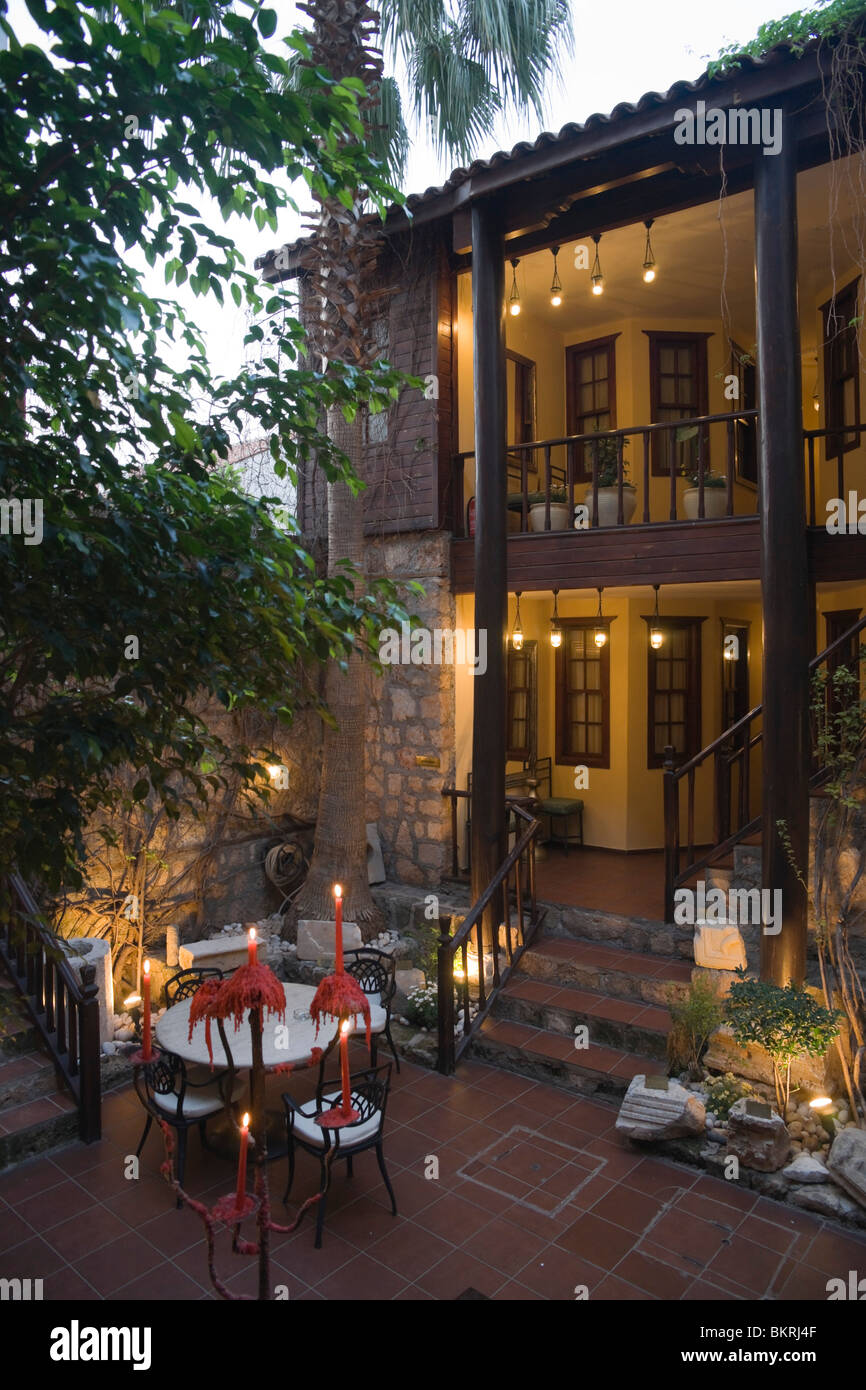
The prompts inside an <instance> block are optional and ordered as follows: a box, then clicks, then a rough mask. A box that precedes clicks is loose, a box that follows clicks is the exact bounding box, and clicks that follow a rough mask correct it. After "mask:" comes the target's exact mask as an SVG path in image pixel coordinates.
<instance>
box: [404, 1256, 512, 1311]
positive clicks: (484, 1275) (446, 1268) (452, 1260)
mask: <svg viewBox="0 0 866 1390" xmlns="http://www.w3.org/2000/svg"><path fill="white" fill-rule="evenodd" d="M416 1282H417V1283H418V1284H420V1285H421V1288H422V1289H425V1290H426V1291H427V1293H430V1294H432V1295H433V1297H434V1298H437V1299H441V1300H445V1301H449V1300H452V1299H455V1298H457V1297H458V1295H459V1294H461V1293H463V1291H464V1289H470V1288H471V1289H477V1290H478V1292H479V1293H483V1294H486V1295H487V1297H488V1298H492V1297H493V1296H494V1294H495V1293H496V1291H497V1289H500V1288H501V1287H502V1285H503V1284H504V1283H505V1282H506V1281H505V1278H504V1276H503V1274H502V1271H501V1270H498V1269H494V1268H493V1266H492V1265H489V1264H486V1263H484V1262H482V1261H481V1260H477V1259H475V1258H474V1257H473V1256H472V1255H470V1254H468V1252H467V1251H466V1250H454V1251H452V1253H451V1254H450V1255H446V1256H445V1258H444V1259H443V1260H440V1261H439V1263H438V1264H436V1265H434V1266H433V1268H432V1269H430V1270H428V1271H427V1273H426V1274H424V1275H423V1276H422V1277H421V1278H420V1279H418V1280H417V1281H416Z"/></svg>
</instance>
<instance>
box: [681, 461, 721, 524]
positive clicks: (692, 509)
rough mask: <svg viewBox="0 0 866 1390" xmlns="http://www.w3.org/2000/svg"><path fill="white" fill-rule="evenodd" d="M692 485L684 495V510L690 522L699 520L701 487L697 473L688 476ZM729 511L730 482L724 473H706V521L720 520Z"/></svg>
mask: <svg viewBox="0 0 866 1390" xmlns="http://www.w3.org/2000/svg"><path fill="white" fill-rule="evenodd" d="M686 476H687V477H688V479H689V482H690V483H691V487H687V488H686V490H685V492H684V493H683V508H684V510H685V514H686V516H687V517H688V519H689V521H697V520H698V500H699V498H700V487H699V480H698V475H697V473H688V474H687V475H686ZM727 509H728V480H727V478H726V477H725V475H724V474H723V473H713V472H712V470H709V469H708V470H707V472H706V473H704V520H710V519H712V520H713V521H716V520H718V518H719V517H721V516H724V515H725V514H726V512H727Z"/></svg>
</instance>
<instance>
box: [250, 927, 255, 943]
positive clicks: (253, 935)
mask: <svg viewBox="0 0 866 1390" xmlns="http://www.w3.org/2000/svg"><path fill="white" fill-rule="evenodd" d="M255 939H256V929H255V927H250V941H255Z"/></svg>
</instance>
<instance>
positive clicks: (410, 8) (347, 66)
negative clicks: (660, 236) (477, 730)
mask: <svg viewBox="0 0 866 1390" xmlns="http://www.w3.org/2000/svg"><path fill="white" fill-rule="evenodd" d="M301 9H302V10H304V12H305V13H306V14H308V15H309V16H310V18H311V20H312V29H311V31H310V34H309V42H310V56H309V58H308V57H306V56H305V55H301V56H299V57H297V58H296V59H295V60H294V63H293V66H292V68H291V70H290V72H289V74H287V77H286V79H285V80H286V83H287V84H288V85H289V87H290V88H291V87H292V86H295V87H296V88H297V90H299V91H301V92H303V91H304V90H305V88H306V84H307V83H309V82H310V81H311V80H314V79H315V78H316V77H317V76H319V75H321V74H322V73H333V74H337V75H339V76H340V77H342V78H343V79H344V80H348V81H351V82H352V83H353V84H355V85H357V86H361V87H363V89H364V91H365V97H364V99H363V100H362V102H361V111H362V116H363V119H364V121H365V123H366V126H367V130H368V135H369V141H370V145H371V148H374V149H376V150H377V151H378V152H379V153H380V155H381V156H382V157H383V158H387V159H388V160H389V162H390V165H391V168H392V170H393V172H394V175H395V177H399V175H400V174H401V172H402V169H403V165H404V163H405V157H406V153H407V150H408V135H407V132H406V129H405V125H404V123H403V118H402V111H401V109H400V103H399V92H398V89H397V86H396V83H395V82H394V80H393V78H392V77H387V76H385V74H384V66H383V62H382V58H381V54H380V53H379V50H378V49H376V48H374V47H373V40H374V38H375V35H376V30H377V28H380V29H381V31H382V34H383V36H384V38H385V41H386V45H387V46H388V48H389V50H390V52H391V55H392V56H394V55H395V54H396V53H397V52H399V53H400V54H402V56H403V58H404V59H405V61H406V63H407V67H408V72H409V77H410V86H411V89H412V93H413V101H414V104H415V109H416V114H417V115H419V116H420V117H421V118H422V119H426V121H427V123H428V125H429V127H430V129H431V131H432V134H433V137H434V139H435V140H436V142H437V143H438V144H439V146H440V148H443V149H447V150H448V151H449V152H450V153H452V154H453V155H455V156H457V157H458V158H465V157H468V155H469V153H470V151H471V149H472V147H473V145H474V144H475V143H476V142H477V140H478V139H479V138H480V137H481V136H482V135H486V134H489V133H490V131H491V130H492V127H493V123H494V120H495V117H496V115H497V114H498V113H499V112H500V111H502V110H503V109H504V108H505V107H506V106H510V107H512V108H515V109H517V110H518V111H520V112H525V111H527V110H533V111H535V112H536V113H537V112H538V111H539V110H540V107H541V99H542V94H543V90H544V86H545V82H546V81H547V79H548V77H549V76H550V74H551V73H552V72H554V71H555V70H556V66H557V55H558V52H559V51H560V49H561V48H562V47H563V45H564V44H566V45H567V43H568V42H569V40H570V34H571V19H570V7H569V5H568V3H567V0H459V3H458V4H457V5H456V6H452V5H448V4H446V3H445V0H382V3H381V4H379V5H375V4H374V5H368V4H367V3H366V0H308V3H306V4H302V5H301ZM367 191H368V190H367V189H366V188H365V186H364V185H363V183H361V182H359V183H358V185H357V186H356V188H355V191H354V197H353V198H351V199H349V200H345V199H341V198H338V197H335V196H333V194H323V192H322V190H321V188H320V187H317V188H314V189H313V192H314V196H315V197H316V199H317V202H318V204H319V218H318V222H317V225H316V228H315V233H314V237H313V242H312V245H311V247H310V248H309V251H308V254H307V258H306V268H307V273H308V278H309V281H310V287H311V293H312V297H313V301H314V302H315V303H317V304H318V305H320V306H321V309H320V311H319V312H318V313H317V315H316V318H315V322H312V321H311V323H310V329H311V334H312V338H313V344H314V346H315V348H316V349H317V350H318V352H319V353H320V354H321V355H322V356H323V357H325V358H327V359H328V360H329V361H341V362H348V363H351V364H352V365H353V366H358V367H361V368H363V367H364V366H365V365H366V364H367V363H368V362H369V361H370V360H371V355H372V354H373V353H374V352H375V343H374V339H373V335H372V331H371V330H372V327H373V322H372V319H373V315H372V307H373V301H374V298H375V294H374V293H373V291H372V289H371V285H372V271H373V268H374V266H375V263H376V256H377V244H378V240H379V233H378V231H377V229H376V228H375V226H373V225H371V224H370V222H369V221H367V220H365V219H364V217H363V216H362V213H363V209H364V207H365V202H366V196H367ZM328 429H329V433H330V434H331V437H332V439H333V440H334V442H335V443H337V444H338V445H339V447H340V449H341V450H342V452H344V453H345V454H346V455H347V456H348V457H349V458H350V459H351V460H352V464H353V467H354V470H355V471H356V472H359V473H360V471H361V465H362V454H363V448H362V435H361V419H360V417H357V418H356V419H355V420H353V421H351V422H347V421H346V420H345V418H344V417H342V416H340V415H339V414H338V412H336V411H331V412H330V415H329V421H328ZM328 553H329V566H330V567H331V569H333V566H334V565H335V564H339V563H340V562H341V561H342V560H343V559H344V558H347V559H349V560H350V561H351V562H352V563H353V564H354V565H356V566H357V567H358V568H360V566H361V564H362V562H363V555H364V517H363V509H362V507H361V506H360V505H358V503H357V500H356V497H355V495H354V493H353V491H352V490H351V489H350V488H347V487H346V486H345V484H343V483H341V482H339V481H338V482H336V483H332V484H331V485H330V487H329V489H328ZM327 681H328V683H327V697H328V704H329V707H330V708H331V709H332V710H333V713H334V716H335V719H336V725H337V726H336V728H334V729H326V730H325V739H324V754H323V765H322V789H321V796H320V801H319V815H318V820H317V823H316V843H315V849H314V853H313V860H312V864H311V867H310V873H309V875H308V877H307V881H306V883H305V884H304V886H303V888H302V889H301V892H300V894H299V896H298V898H297V899H296V901H295V904H294V912H295V913H296V915H297V916H298V917H312V918H330V917H331V914H332V911H333V899H332V896H331V893H332V888H333V884H334V882H335V881H339V882H341V883H342V884H343V885H344V889H345V892H344V897H345V911H346V915H347V918H351V919H352V920H353V921H356V922H358V923H359V924H360V925H361V928H362V931H363V932H365V934H366V935H367V936H369V935H371V934H372V933H373V932H374V931H375V929H376V926H377V925H378V922H379V914H378V912H377V910H376V908H375V905H374V903H373V899H372V896H371V894H370V890H369V887H368V883H367V844H366V831H365V815H364V781H365V728H366V693H365V689H364V683H363V679H362V676H361V672H360V670H359V669H357V668H354V669H353V667H352V666H351V664H350V666H349V668H348V670H347V671H346V672H343V671H342V670H340V669H339V668H337V667H335V666H333V665H332V666H331V668H330V669H329V672H328V678H327Z"/></svg>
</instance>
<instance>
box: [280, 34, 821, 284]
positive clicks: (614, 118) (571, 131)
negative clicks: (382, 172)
mask: <svg viewBox="0 0 866 1390" xmlns="http://www.w3.org/2000/svg"><path fill="white" fill-rule="evenodd" d="M817 47H818V41H817V40H815V41H813V42H812V43H810V44H809V45H808V46H807V47H806V48H804V49H802V50H800V52H796V51H795V50H794V48H793V47H792V46H791V45H790V44H787V43H780V44H776V45H775V46H774V47H773V48H770V49H768V50H767V52H766V53H765V54H763V55H762V56H761V57H760V58H752V57H750V56H748V55H743V56H742V57H741V58H739V59H738V63H739V66H738V68H737V69H736V71H735V72H734V71H733V70H729V71H728V72H725V73H721V74H718V75H717V76H714V77H710V76H709V75H708V74H707V73H706V72H703V73H702V74H701V76H700V77H698V78H697V79H696V80H695V81H694V82H685V81H681V82H675V83H674V85H673V86H672V87H670V88H669V89H668V91H666V92H645V93H644V95H643V96H642V97H640V98H639V99H638V100H637V101H636V102H631V101H621V102H619V104H618V105H617V106H615V107H614V108H613V110H612V111H611V112H609V114H608V115H602V114H601V113H598V112H597V113H595V114H594V115H592V116H588V117H587V119H586V120H585V121H582V122H581V121H569V123H568V124H567V125H564V126H563V127H562V129H561V130H560V131H559V132H558V133H557V134H554V133H553V132H551V131H548V130H545V131H542V133H541V134H540V135H539V136H538V138H537V139H536V140H532V141H530V140H521V141H519V143H518V144H516V145H515V146H514V147H513V148H512V149H511V150H497V151H496V153H495V154H492V155H490V157H489V158H488V159H476V160H473V162H472V163H471V164H469V165H468V166H467V167H466V168H462V167H461V168H457V169H454V170H453V171H452V173H451V174H450V175H449V177H448V178H447V179H446V180H445V182H444V183H442V184H438V185H435V184H434V185H431V186H430V187H429V188H426V189H425V190H424V192H423V193H410V194H409V195H408V197H407V198H406V204H405V206H406V207H407V208H410V209H413V208H417V207H420V206H422V205H426V204H428V203H432V202H435V201H436V199H437V198H442V197H444V196H445V195H446V194H449V193H451V192H453V190H454V189H456V188H459V187H460V185H461V184H464V183H468V182H469V180H471V179H472V178H474V177H476V176H477V175H478V174H482V173H485V172H487V171H488V170H491V169H496V168H499V167H501V166H502V165H507V164H511V163H517V162H518V161H519V160H520V159H522V158H524V157H525V156H526V155H531V154H532V153H533V152H535V151H538V150H544V149H547V148H548V147H549V146H551V145H566V144H568V143H569V141H574V142H575V143H577V142H579V140H580V138H581V136H583V135H585V134H587V133H592V132H594V131H597V130H598V129H599V128H600V127H603V126H611V125H617V124H623V125H625V124H626V123H627V122H628V120H629V119H630V118H631V117H633V116H638V115H641V114H643V113H644V112H646V111H649V110H652V109H653V108H655V107H659V106H668V105H671V104H673V103H674V102H677V101H682V100H684V99H686V98H688V97H699V96H700V95H701V94H702V93H703V92H707V91H708V90H710V89H712V88H713V87H717V86H720V85H721V84H722V83H723V82H730V81H731V79H732V77H734V76H738V77H739V76H743V75H745V74H747V73H751V72H760V71H762V70H766V69H767V68H774V67H779V66H781V65H783V64H786V63H791V62H796V61H798V60H799V59H802V58H803V57H805V56H806V55H807V54H811V53H813V52H814V51H815V50H816V49H817ZM624 134H625V132H624ZM304 245H306V239H304V238H302V239H300V240H299V241H296V242H292V243H289V244H288V245H287V246H286V247H285V248H283V249H284V250H285V251H286V252H287V253H288V255H289V256H291V255H292V254H293V253H294V252H296V251H297V250H298V249H300V248H301V247H302V246H304ZM276 254H277V251H276V250H273V251H269V252H267V253H266V255H264V256H260V257H258V258H257V260H256V262H255V264H256V267H258V268H261V267H262V266H265V265H268V264H269V263H270V262H271V261H272V260H273V259H274V257H275V255H276Z"/></svg>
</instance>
